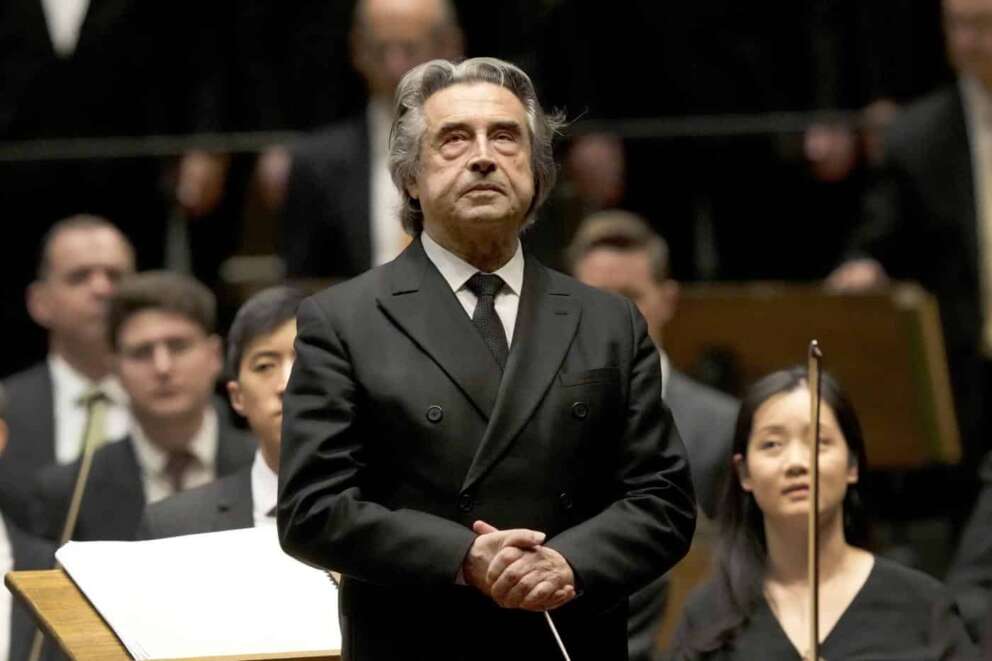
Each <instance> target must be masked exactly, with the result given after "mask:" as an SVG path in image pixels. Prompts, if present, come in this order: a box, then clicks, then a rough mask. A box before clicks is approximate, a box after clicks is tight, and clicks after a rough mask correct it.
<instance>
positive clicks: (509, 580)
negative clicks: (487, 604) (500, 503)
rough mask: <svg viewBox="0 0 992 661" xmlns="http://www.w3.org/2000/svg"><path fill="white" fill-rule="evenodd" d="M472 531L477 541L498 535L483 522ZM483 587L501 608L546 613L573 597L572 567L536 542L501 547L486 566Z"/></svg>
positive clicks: (560, 556)
mask: <svg viewBox="0 0 992 661" xmlns="http://www.w3.org/2000/svg"><path fill="white" fill-rule="evenodd" d="M472 529H473V530H474V531H475V532H476V533H478V534H479V535H480V538H481V537H484V536H488V535H498V534H501V533H500V531H498V530H497V529H496V528H494V527H492V526H490V525H489V524H488V523H486V522H484V521H476V522H475V524H474V525H473V526H472ZM542 541H543V534H542ZM485 584H486V585H487V586H488V587H489V591H488V594H489V596H490V597H492V599H493V600H494V601H495V602H496V603H497V604H499V605H500V606H502V607H503V608H522V609H524V610H532V611H546V610H552V609H555V608H558V607H559V606H562V605H564V604H565V603H567V602H568V601H571V600H572V599H574V598H575V575H574V573H573V572H572V567H571V566H570V565H569V564H568V562H567V561H566V560H565V558H564V557H563V556H562V555H561V554H560V553H558V552H557V551H555V550H554V549H551V548H548V547H546V546H540V544H539V543H538V544H535V545H533V546H531V547H529V548H522V547H520V546H518V545H510V544H505V545H503V547H502V548H501V549H500V550H499V551H498V552H497V553H496V554H495V556H494V557H493V559H492V561H491V562H490V563H489V568H488V570H487V571H486V576H485Z"/></svg>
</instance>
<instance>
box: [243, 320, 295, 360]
mask: <svg viewBox="0 0 992 661" xmlns="http://www.w3.org/2000/svg"><path fill="white" fill-rule="evenodd" d="M295 339H296V319H287V320H286V321H284V322H283V323H281V324H279V325H278V326H276V327H275V328H273V329H272V330H269V331H266V332H264V333H259V334H258V335H256V336H254V337H253V338H251V339H250V340H248V344H247V345H246V346H245V358H250V357H251V356H253V355H256V354H260V353H271V352H277V351H282V350H284V349H286V348H287V347H288V348H292V346H293V340H295Z"/></svg>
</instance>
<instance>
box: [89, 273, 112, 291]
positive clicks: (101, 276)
mask: <svg viewBox="0 0 992 661" xmlns="http://www.w3.org/2000/svg"><path fill="white" fill-rule="evenodd" d="M90 289H91V290H92V292H93V293H94V294H96V295H97V296H101V297H104V298H106V297H108V296H110V295H111V294H113V293H114V281H113V280H112V279H111V278H110V276H108V275H107V274H106V273H104V272H103V271H96V272H94V273H93V274H92V275H90Z"/></svg>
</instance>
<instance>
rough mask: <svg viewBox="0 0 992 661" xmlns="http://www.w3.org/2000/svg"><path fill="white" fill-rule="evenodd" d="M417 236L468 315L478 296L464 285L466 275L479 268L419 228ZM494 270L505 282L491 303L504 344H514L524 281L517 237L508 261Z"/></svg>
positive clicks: (477, 270) (520, 251)
mask: <svg viewBox="0 0 992 661" xmlns="http://www.w3.org/2000/svg"><path fill="white" fill-rule="evenodd" d="M420 238H421V241H422V242H423V244H424V252H426V253H427V258H428V259H430V260H431V262H433V263H434V266H436V267H437V270H438V271H440V272H441V276H442V277H443V278H444V279H445V281H446V282H447V283H448V286H449V287H451V291H453V292H455V296H456V297H457V298H458V302H459V303H461V304H462V307H463V308H465V312H466V313H467V314H468V316H469V318H471V317H472V314H473V313H474V312H475V306H476V304H477V303H478V302H479V300H478V298H476V296H475V294H473V293H472V292H471V291H469V289H468V287H466V286H465V285H466V283H467V282H468V280H469V278H471V277H472V276H473V275H475V274H476V273H479V272H480V271H479V269H477V268H475V267H474V266H472V265H471V264H469V263H468V262H466V261H465V260H464V259H462V258H461V257H459V256H458V255H456V254H454V253H453V252H451V251H450V250H447V249H446V248H443V247H441V246H440V245H439V244H438V243H437V241H435V240H434V239H432V238H431V237H430V235H428V234H427V232H421V233H420ZM494 274H495V275H498V276H499V277H501V278H502V279H503V282H504V283H506V284H505V285H504V286H503V288H502V289H501V290H500V291H499V293H497V294H496V298H495V301H494V305H495V307H496V314H497V315H498V316H499V320H500V321H501V322H503V330H504V331H506V346H507V347H508V348H509V347H511V346H513V329H514V327H515V326H516V324H517V310H518V309H519V307H520V291H521V288H522V287H523V285H524V253H523V250H522V249H521V247H520V241H517V250H516V252H514V253H513V257H511V258H510V261H508V262H507V263H506V264H504V265H503V266H502V267H500V268H499V270H497V271H495V273H494Z"/></svg>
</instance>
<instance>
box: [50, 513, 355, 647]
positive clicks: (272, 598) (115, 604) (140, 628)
mask: <svg viewBox="0 0 992 661" xmlns="http://www.w3.org/2000/svg"><path fill="white" fill-rule="evenodd" d="M55 557H56V558H57V559H58V561H59V562H60V563H61V564H62V566H63V568H64V569H65V571H66V573H68V574H69V576H71V577H72V580H73V581H75V583H76V585H78V586H79V589H80V590H81V591H82V592H83V594H85V595H86V597H87V598H88V599H89V600H90V602H92V604H93V605H94V607H95V608H96V610H97V611H99V613H100V615H102V616H103V618H104V619H105V620H106V621H107V623H108V624H109V625H110V627H111V628H112V629H113V630H114V632H115V633H116V634H117V636H118V637H119V638H120V639H121V641H122V642H123V643H124V646H125V647H126V648H127V649H128V651H129V652H130V653H131V655H132V656H134V658H135V659H141V660H144V659H152V660H153V659H176V658H184V657H194V656H223V655H239V654H241V655H244V654H268V653H279V652H316V651H331V650H334V651H336V650H340V649H341V632H340V629H339V626H338V608H337V588H336V587H335V586H334V584H333V583H332V582H331V580H330V578H329V577H328V576H327V575H326V574H325V573H324V572H323V571H320V570H317V569H314V568H312V567H310V566H308V565H305V564H303V563H301V562H299V561H297V560H295V559H293V558H291V557H289V556H288V555H286V554H285V553H284V552H283V551H282V549H281V548H280V547H279V540H278V538H277V534H276V530H275V528H274V527H271V526H265V527H263V528H246V529H243V530H230V531H225V532H216V533H206V534H202V535H187V536H183V537H172V538H168V539H157V540H150V541H142V542H69V543H68V544H66V545H65V546H63V547H62V548H60V549H59V550H58V551H57V552H56V554H55Z"/></svg>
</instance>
